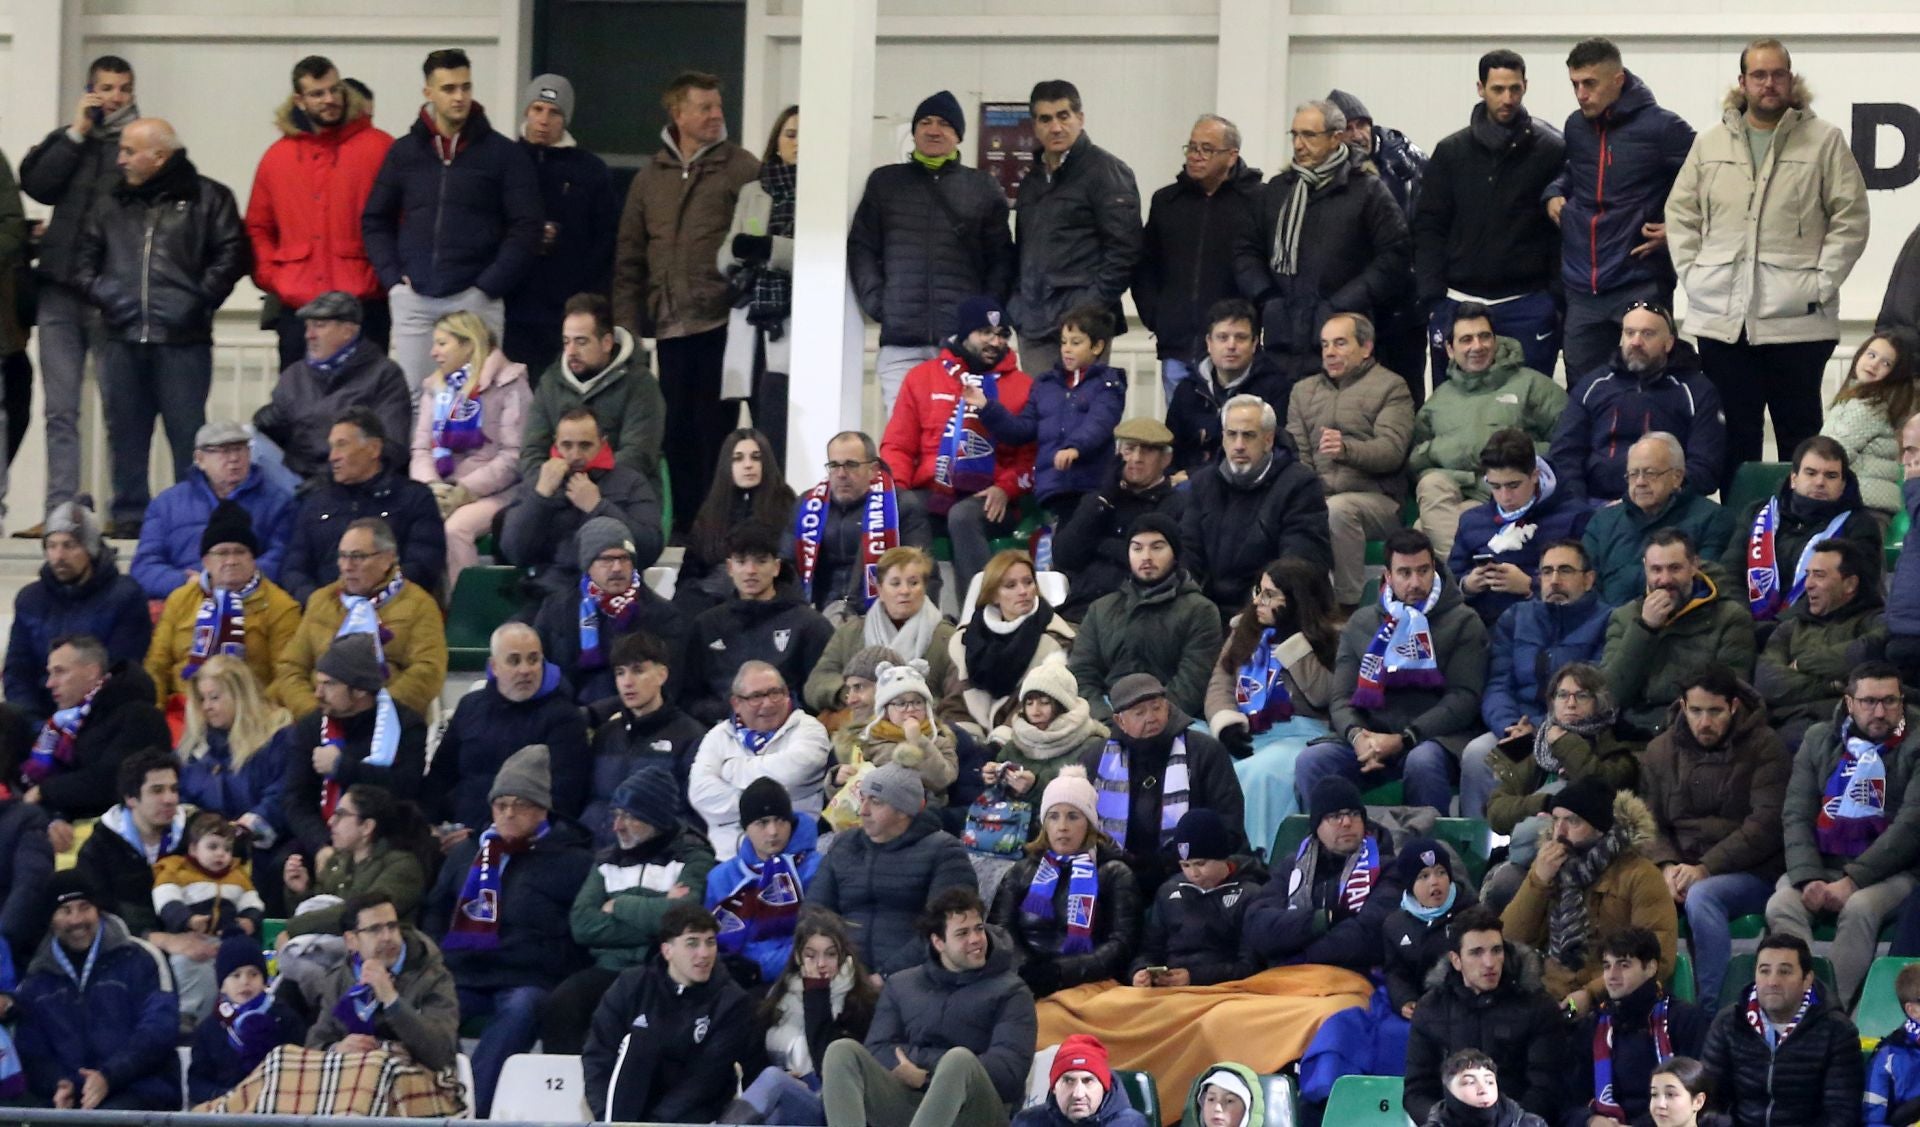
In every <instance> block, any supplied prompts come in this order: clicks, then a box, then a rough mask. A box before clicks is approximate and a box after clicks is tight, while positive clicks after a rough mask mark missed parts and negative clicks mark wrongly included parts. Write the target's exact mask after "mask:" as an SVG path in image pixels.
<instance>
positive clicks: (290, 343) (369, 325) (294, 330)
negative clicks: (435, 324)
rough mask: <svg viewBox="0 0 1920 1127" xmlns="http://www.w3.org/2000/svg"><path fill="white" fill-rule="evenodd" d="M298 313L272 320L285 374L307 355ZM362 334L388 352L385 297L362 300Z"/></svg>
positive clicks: (389, 316)
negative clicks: (278, 340) (278, 341)
mask: <svg viewBox="0 0 1920 1127" xmlns="http://www.w3.org/2000/svg"><path fill="white" fill-rule="evenodd" d="M295 312H296V310H293V309H288V308H287V307H286V306H284V305H283V306H281V307H280V315H279V316H278V317H275V318H274V319H273V331H274V333H275V334H276V335H277V336H279V338H280V370H281V371H283V372H284V371H286V370H287V369H288V368H291V367H293V366H294V365H295V364H297V363H299V361H300V360H301V358H302V357H304V356H306V354H307V323H306V322H305V321H302V320H301V319H300V318H298V317H296V316H294V313H295ZM360 335H361V336H363V337H366V338H367V339H368V340H370V341H372V342H373V343H375V344H377V345H379V346H380V350H381V351H382V352H385V351H386V350H387V345H388V344H389V343H390V341H391V339H392V337H393V312H392V311H391V310H389V309H388V308H387V299H386V298H384V297H363V298H361V299H360ZM555 335H556V336H557V335H559V334H558V333H555ZM508 355H509V356H511V355H512V353H508Z"/></svg>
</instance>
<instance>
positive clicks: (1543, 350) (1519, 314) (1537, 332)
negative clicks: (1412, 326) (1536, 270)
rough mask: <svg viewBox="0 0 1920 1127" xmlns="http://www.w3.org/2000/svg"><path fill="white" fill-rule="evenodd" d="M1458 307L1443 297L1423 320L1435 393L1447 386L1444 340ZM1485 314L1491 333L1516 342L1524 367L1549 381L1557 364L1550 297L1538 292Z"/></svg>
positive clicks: (1570, 378) (1556, 318) (1556, 312)
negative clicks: (1489, 317)
mask: <svg viewBox="0 0 1920 1127" xmlns="http://www.w3.org/2000/svg"><path fill="white" fill-rule="evenodd" d="M1459 307H1460V303H1459V302H1457V301H1455V300H1453V299H1452V298H1450V297H1443V298H1441V299H1440V300H1439V301H1437V302H1435V303H1434V306H1433V312H1432V313H1431V314H1429V315H1428V317H1427V349H1428V351H1429V352H1430V353H1432V356H1433V386H1434V388H1435V389H1436V390H1438V388H1439V387H1440V385H1441V384H1443V383H1446V382H1447V340H1448V338H1449V337H1450V336H1451V335H1452V333H1453V311H1454V310H1455V309H1458V308H1459ZM1487 312H1488V313H1489V314H1491V315H1492V321H1493V331H1494V333H1495V334H1496V335H1498V336H1503V337H1512V338H1513V339H1514V340H1517V341H1519V342H1520V352H1521V354H1522V355H1524V356H1525V357H1526V358H1527V367H1529V368H1532V369H1533V370H1534V371H1536V372H1539V373H1540V374H1541V375H1543V376H1546V377H1548V378H1549V379H1551V378H1552V377H1553V366H1554V365H1555V364H1557V363H1558V362H1559V360H1560V307H1559V306H1558V305H1556V304H1555V303H1554V300H1553V295H1552V294H1550V293H1548V292H1547V291H1545V290H1538V291H1536V292H1534V293H1530V294H1527V295H1525V296H1524V297H1516V298H1514V299H1513V300H1512V301H1503V302H1501V303H1500V304H1498V305H1489V306H1487ZM1574 380H1575V377H1574V374H1573V372H1572V371H1571V370H1569V371H1568V373H1567V383H1568V384H1572V383H1573V382H1574Z"/></svg>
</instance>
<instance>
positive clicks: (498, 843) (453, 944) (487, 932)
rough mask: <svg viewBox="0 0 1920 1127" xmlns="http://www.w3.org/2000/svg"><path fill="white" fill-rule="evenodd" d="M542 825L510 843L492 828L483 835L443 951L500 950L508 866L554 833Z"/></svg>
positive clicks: (546, 823)
mask: <svg viewBox="0 0 1920 1127" xmlns="http://www.w3.org/2000/svg"><path fill="white" fill-rule="evenodd" d="M552 828H553V825H552V823H550V822H546V821H542V822H541V823H540V828H539V829H537V830H535V831H533V836H532V837H523V838H521V839H519V840H518V841H509V840H507V839H506V838H505V837H503V836H501V833H500V831H499V830H497V829H495V828H493V827H492V826H488V827H487V828H486V830H485V832H483V833H482V834H481V835H480V849H479V851H478V852H476V853H474V855H473V864H472V865H471V866H470V867H469V868H468V869H467V880H466V883H465V884H462V885H461V886H460V898H459V900H458V902H457V903H456V905H455V907H454V910H453V922H452V923H450V924H448V925H447V937H446V938H445V939H443V940H441V941H440V949H441V950H443V951H494V950H498V949H499V947H500V892H501V883H502V881H504V880H505V878H506V874H507V862H508V861H511V860H512V859H513V858H514V857H515V856H517V855H519V854H521V853H525V852H526V851H527V850H529V849H532V848H533V845H534V843H535V842H537V841H539V840H540V839H541V838H543V837H545V836H547V833H548V832H549V831H550V830H552Z"/></svg>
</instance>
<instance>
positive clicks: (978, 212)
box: [847, 158, 1014, 543]
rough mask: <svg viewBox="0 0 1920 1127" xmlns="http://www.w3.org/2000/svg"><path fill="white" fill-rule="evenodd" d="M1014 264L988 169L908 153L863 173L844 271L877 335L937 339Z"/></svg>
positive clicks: (1006, 277)
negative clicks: (929, 162)
mask: <svg viewBox="0 0 1920 1127" xmlns="http://www.w3.org/2000/svg"><path fill="white" fill-rule="evenodd" d="M943 202H944V206H942V204H943ZM1013 271H1014V252H1013V235H1012V233H1011V232H1009V231H1008V230H1007V196H1006V193H1005V192H1003V191H1001V190H1000V182H999V181H997V180H995V179H994V178H993V177H992V176H991V175H989V174H987V173H986V172H984V171H982V170H980V169H977V168H968V167H967V166H966V165H963V164H961V163H960V162H959V161H958V160H957V159H956V160H951V161H948V162H947V163H946V164H943V165H941V166H940V167H939V168H938V169H931V168H928V167H926V166H925V165H923V164H921V163H920V162H919V161H917V160H913V159H911V158H909V159H907V160H904V161H902V162H900V163H899V164H890V165H887V166H886V167H885V168H876V169H874V170H873V172H872V173H871V174H869V175H868V177H867V189H866V191H865V192H864V193H862V195H861V196H860V206H859V207H858V208H855V209H854V213H853V225H852V227H851V228H850V229H849V230H848V232H847V274H848V276H849V277H851V278H852V279H853V293H854V297H855V298H856V299H857V300H858V301H859V302H860V309H861V311H862V312H864V313H865V314H866V315H867V316H869V317H871V318H873V319H874V320H876V321H878V322H880V343H881V344H889V345H900V346H901V347H905V348H913V347H918V346H921V345H933V344H939V343H940V342H941V341H943V340H945V339H946V338H947V336H948V335H949V334H950V333H952V332H953V318H954V311H955V310H956V309H958V308H959V306H960V303H961V302H963V301H965V300H967V299H968V298H970V297H973V296H974V295H976V294H992V295H993V296H994V297H995V298H996V299H998V300H1000V301H1005V300H1006V299H1007V296H1008V295H1009V294H1011V293H1012V292H1013ZM904 542H905V541H903V543H904Z"/></svg>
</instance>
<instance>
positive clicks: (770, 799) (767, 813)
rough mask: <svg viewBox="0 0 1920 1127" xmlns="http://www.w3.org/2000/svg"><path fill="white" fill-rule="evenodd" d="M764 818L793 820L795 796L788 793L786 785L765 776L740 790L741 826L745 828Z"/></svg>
mask: <svg viewBox="0 0 1920 1127" xmlns="http://www.w3.org/2000/svg"><path fill="white" fill-rule="evenodd" d="M762 818H785V819H786V820H787V821H788V822H792V821H793V796H792V795H789V794H788V793H787V788H786V787H783V786H781V785H780V784H779V783H778V782H776V781H774V780H773V779H769V778H765V777H764V776H763V777H761V778H758V779H755V780H753V781H752V782H750V783H748V784H747V789H746V790H743V791H741V792H740V826H741V828H742V829H744V828H746V827H747V826H751V825H753V824H754V823H755V822H757V821H759V820H760V819H762Z"/></svg>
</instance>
